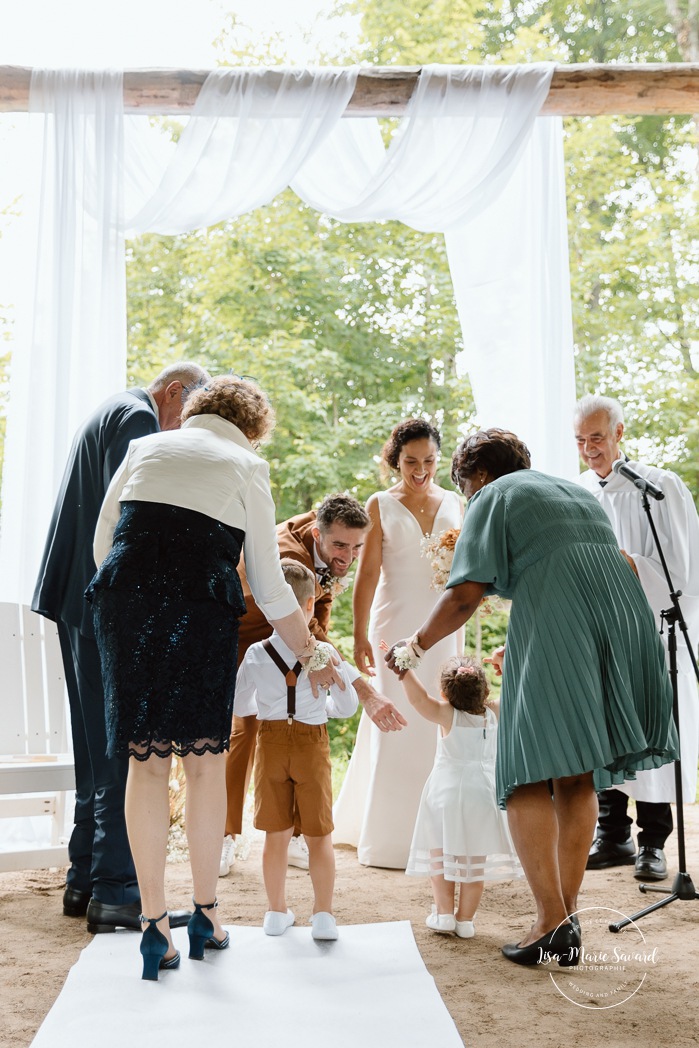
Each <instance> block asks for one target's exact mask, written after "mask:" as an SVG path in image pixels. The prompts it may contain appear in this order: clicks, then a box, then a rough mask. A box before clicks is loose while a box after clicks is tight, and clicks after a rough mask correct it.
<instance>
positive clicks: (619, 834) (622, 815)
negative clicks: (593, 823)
mask: <svg viewBox="0 0 699 1048" xmlns="http://www.w3.org/2000/svg"><path fill="white" fill-rule="evenodd" d="M597 799H598V800H599V817H598V820H597V836H598V837H602V838H603V839H604V840H606V841H614V842H616V843H617V844H621V843H622V842H623V841H628V840H629V839H630V837H631V825H632V823H633V819H632V818H631V817H630V815H629V814H628V813H627V807H628V803H629V798H628V797H627V796H626V794H625V793H622V791H621V790H602V791H601V792H600V793H598V795H597ZM636 825H637V826H638V847H639V848H643V847H644V846H645V847H649V848H664V847H665V841H666V840H667V838H668V837H669V836H670V834H671V833H672V808H671V807H670V805H669V804H650V803H649V802H648V801H636Z"/></svg>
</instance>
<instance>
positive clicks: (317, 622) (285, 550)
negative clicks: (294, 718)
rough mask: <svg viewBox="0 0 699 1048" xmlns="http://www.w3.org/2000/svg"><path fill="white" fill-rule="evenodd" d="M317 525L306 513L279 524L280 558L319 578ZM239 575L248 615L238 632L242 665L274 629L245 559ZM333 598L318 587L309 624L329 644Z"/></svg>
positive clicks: (316, 634) (241, 562)
mask: <svg viewBox="0 0 699 1048" xmlns="http://www.w3.org/2000/svg"><path fill="white" fill-rule="evenodd" d="M315 522H316V515H315V513H314V512H313V511H311V512H310V513H302V514H300V515H299V516H298V517H290V518H289V520H285V521H282V523H281V524H277V542H278V543H279V554H280V556H281V557H287V558H289V559H290V560H299V561H301V563H302V564H305V565H306V567H307V568H310V570H311V571H312V572H313V574H314V575H315V570H316V569H315V561H314V559H313V535H312V534H311V528H312V527H313V526H314V524H315ZM238 574H239V575H240V581H241V582H242V584H243V593H244V594H245V607H246V608H247V614H246V615H244V616H243V618H242V619H241V620H240V627H239V632H238V665H240V663H241V662H242V661H243V657H244V655H245V652H246V651H247V650H248V648H249V647H250V645H251V644H256V643H257V642H258V641H260V640H266V639H267V637H271V636H272V627H271V626H270V624H269V623H268V622H267V619H266V618H265V617H264V615H263V614H262V612H261V611H260V609H259V608H258V606H257V604H255V600H254V598H253V596H252V593H251V592H250V586H249V585H248V580H247V576H246V574H245V564H244V562H243V560H242V559H241V561H240V564H239V565H238ZM332 602H333V598H332V594H331V593H328V592H325V593H324V592H323V591H322V590H321V588H320V586H318V585H317V584H316V604H315V613H314V616H313V618H312V619H311V621H310V623H309V629H310V631H311V633H312V634H313V636H314V637H317V638H318V640H327V639H328V635H327V629H328V626H329V624H330V610H331V608H332Z"/></svg>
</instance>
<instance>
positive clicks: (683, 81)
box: [0, 63, 699, 116]
mask: <svg viewBox="0 0 699 1048" xmlns="http://www.w3.org/2000/svg"><path fill="white" fill-rule="evenodd" d="M207 75H208V70H194V69H137V70H127V71H126V72H125V73H124V104H125V107H126V111H127V112H128V113H143V114H148V115H173V114H186V113H189V112H191V110H192V107H193V106H194V102H195V101H196V98H197V95H198V94H199V90H200V88H201V85H202V84H203V82H204V80H205V79H206V77H207ZM419 75H420V69H419V67H414V68H405V67H397V66H396V67H395V68H392V67H375V68H364V69H362V70H361V72H360V74H359V77H358V79H357V85H356V88H355V91H354V94H353V95H352V98H351V100H350V103H349V105H348V107H347V109H346V113H347V115H348V116H400V115H401V114H402V113H404V112H405V107H406V104H407V102H408V99H409V98H410V95H411V93H412V91H413V88H414V87H415V84H416V82H417V78H418V76H419ZM267 76H268V77H269V80H270V83H274V80H275V79H277V78H279V77H280V76H281V73H280V72H279V71H278V70H275V69H270V70H269V71H268V73H267ZM30 78H31V69H27V68H25V67H21V66H0V113H13V112H14V113H21V112H26V111H27V109H28V103H29V82H30ZM542 113H545V114H557V115H559V116H600V115H602V114H618V115H621V114H629V115H639V114H654V115H671V114H675V113H677V114H682V113H689V114H694V113H699V64H690V63H672V64H670V63H668V64H656V65H593V64H589V65H569V66H559V67H558V68H557V69H556V70H555V72H554V74H553V80H552V82H551V89H550V91H549V95H548V98H547V100H546V102H545V103H544V106H543V109H542Z"/></svg>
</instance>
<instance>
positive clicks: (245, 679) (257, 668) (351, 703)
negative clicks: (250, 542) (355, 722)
mask: <svg viewBox="0 0 699 1048" xmlns="http://www.w3.org/2000/svg"><path fill="white" fill-rule="evenodd" d="M245 563H246V565H247V561H246V562H245ZM296 606H297V607H298V605H296ZM269 639H270V643H271V644H272V645H273V646H274V647H275V648H276V650H277V652H278V653H279V655H280V656H281V657H282V659H283V660H284V662H285V663H286V665H287V666H288V667H289V669H292V667H293V666H294V664H295V662H296V656H295V655H294V653H293V652H292V650H291V648H290V647H288V645H286V644H285V643H284V641H283V640H282V639H281V637H280V636H279V634H278V633H277V632H276V630H275V631H274V633H273V634H272V636H271V637H270V638H269ZM335 669H336V670H337V672H338V673H339V675H340V676H341V677H342V680H343V681H344V684H345V690H344V691H342V690H341V689H340V688H339V687H338V686H337V685H336V684H335V685H333V687H332V688H330V689H329V691H328V693H327V697H326V693H325V692H324V691H321V692H320V694H319V696H318V698H317V699H315V698H314V697H313V691H312V689H311V685H310V681H309V680H308V676H307V674H305V673H302V674H301V676H300V677H299V679H298V682H297V684H296V712H295V714H294V720H297V721H301V722H302V723H303V724H325V722H326V721H327V719H328V717H351V716H352V714H353V713H354V712H355V711H356V709H357V705H358V700H357V693H356V691H355V690H354V688H353V687H352V682H353V681H355V680H356V679H357V677H359V676H361V674H360V673H359V671H358V670H356V669H355V668H354V666H350V665H349V663H347V662H345V661H344V659H343V660H342V662H341V663H340V665H339V666H336V667H335ZM233 713H234V714H235V716H236V717H250V716H252V715H253V714H255V713H257V716H258V719H259V720H286V716H287V698H286V681H285V679H284V677H283V676H282V673H281V670H280V669H279V668H278V666H277V665H276V664H275V663H274V662H273V661H272V659H271V658H270V656H269V655H268V654H267V652H266V651H265V649H264V645H263V643H262V642H261V641H260V642H259V643H257V644H251V645H250V647H249V648H248V650H247V651H246V653H245V658H244V659H243V661H242V663H241V664H240V669H239V670H238V679H237V681H236V685H235V702H234V704H233Z"/></svg>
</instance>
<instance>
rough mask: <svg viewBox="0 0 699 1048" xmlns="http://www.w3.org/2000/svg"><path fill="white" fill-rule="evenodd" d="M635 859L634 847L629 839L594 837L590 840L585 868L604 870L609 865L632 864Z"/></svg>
mask: <svg viewBox="0 0 699 1048" xmlns="http://www.w3.org/2000/svg"><path fill="white" fill-rule="evenodd" d="M635 861H636V848H635V847H634V843H633V841H632V840H631V839H629V840H628V841H607V840H605V839H604V837H596V838H595V840H594V841H593V842H592V847H591V848H590V854H589V855H588V857H587V866H586V867H585V869H586V870H606V869H607V868H608V867H609V866H633V864H634V862H635Z"/></svg>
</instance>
